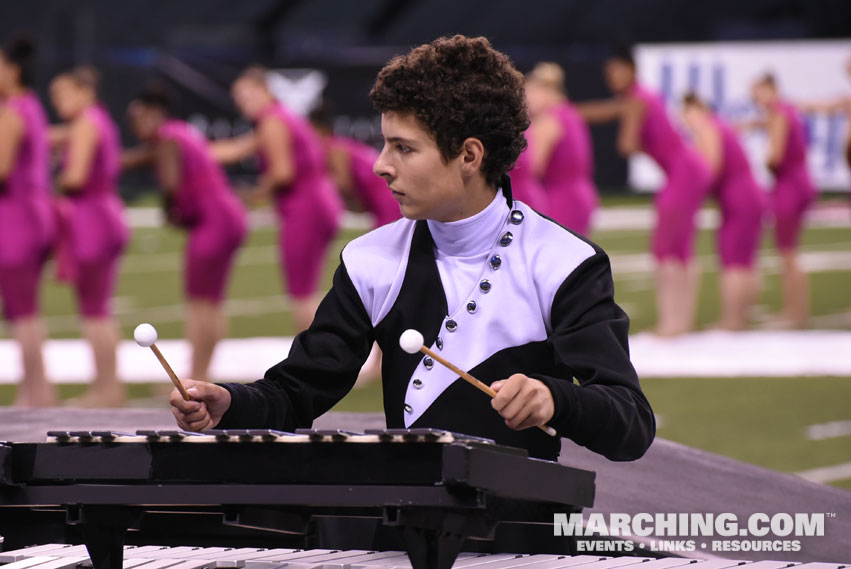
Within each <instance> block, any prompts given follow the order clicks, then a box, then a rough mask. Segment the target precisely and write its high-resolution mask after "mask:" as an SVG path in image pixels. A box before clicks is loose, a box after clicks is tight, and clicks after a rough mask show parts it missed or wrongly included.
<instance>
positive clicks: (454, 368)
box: [420, 346, 558, 437]
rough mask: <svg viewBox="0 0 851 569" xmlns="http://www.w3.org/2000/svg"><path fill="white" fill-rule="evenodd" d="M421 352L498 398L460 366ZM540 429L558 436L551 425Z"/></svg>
mask: <svg viewBox="0 0 851 569" xmlns="http://www.w3.org/2000/svg"><path fill="white" fill-rule="evenodd" d="M420 351H421V352H422V353H424V354H425V355H427V356H429V357H431V358H432V359H434V360H436V361H437V362H438V363H440V364H443V365H444V366H446V367H448V368H449V369H451V370H452V371H454V372H455V373H457V374H458V376H459V377H460V378H462V379H463V380H465V381H467V382H468V383H470V384H471V385H472V386H473V387H475V388H476V389H478V390H480V391H483V392H485V393H487V394H488V395H490V397H491V399H493V398H494V397H496V391H494V390H493V388H492V387H491V386H490V385H487V384H486V383H482V382H481V381H479V380H478V379H476V378H475V377H473V376H472V375H470V374H469V373H467V372H466V371H464V370H463V369H461V368H459V367H458V366H456V365H455V364H453V363H452V362H450V361H448V360H446V359H444V358H443V357H442V356H439V355H437V354H436V353H434V352H433V351H432V350H430V349H429V348H426V347H425V346H422V347H420ZM538 428H539V429H541V430H542V431H544V432H545V433H547V434H548V435H549V436H551V437H554V436H556V435H558V433H557V432H556V430H555V429H553V428H552V427H550V426H549V425H538Z"/></svg>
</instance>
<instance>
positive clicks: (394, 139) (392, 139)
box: [384, 136, 413, 144]
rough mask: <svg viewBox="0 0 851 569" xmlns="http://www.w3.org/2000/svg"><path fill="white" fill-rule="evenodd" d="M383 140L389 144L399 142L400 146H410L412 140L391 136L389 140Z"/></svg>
mask: <svg viewBox="0 0 851 569" xmlns="http://www.w3.org/2000/svg"><path fill="white" fill-rule="evenodd" d="M384 140H386V141H387V142H390V143H395V142H401V143H402V144H411V143H412V142H413V140H410V139H407V138H402V137H401V136H391V137H390V138H385V139H384Z"/></svg>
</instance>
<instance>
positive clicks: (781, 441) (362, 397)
mask: <svg viewBox="0 0 851 569" xmlns="http://www.w3.org/2000/svg"><path fill="white" fill-rule="evenodd" d="M613 203H616V205H618V206H624V205H632V204H635V205H646V204H647V203H648V202H647V201H645V200H642V199H640V198H630V199H629V200H623V199H621V200H617V201H616V202H613ZM356 235H357V233H355V232H351V231H348V232H344V233H343V234H341V235H340V236H339V238H338V240H337V242H336V243H335V246H334V248H333V250H332V251H331V252H329V255H328V262H327V264H326V268H325V276H324V283H325V286H326V287H327V286H328V285H329V284H330V279H331V275H332V272H333V270H334V268H335V266H336V263H337V258H338V255H339V252H340V249H341V248H342V247H343V245H344V244H345V243H346V242H347V241H348V240H350V239H351V238H353V237H355V236H356ZM592 237H593V238H594V240H595V241H597V242H598V243H599V244H600V245H601V246H603V248H605V249H606V250H607V252H608V253H609V255H610V256H611V257H612V259H613V265H614V267H615V281H616V290H617V293H616V294H617V300H618V302H619V303H621V304H622V305H623V306H624V308H625V309H626V310H627V312H628V313H629V314H630V316H631V318H632V323H633V327H632V330H633V331H641V330H647V329H649V328H651V327H652V325H653V320H654V310H655V309H654V298H653V272H652V269H653V267H652V263H651V262H650V260H649V258H648V259H647V261H646V263H645V264H646V266H645V267H642V266H641V265H639V266H638V268H636V264H635V263H634V262H633V263H630V264H629V266H630V267H631V269H630V271H628V272H618V270H617V267H618V262H619V259H623V258H628V256H636V255H640V254H642V253H646V251H647V243H648V238H649V234H648V232H647V231H606V232H598V233H596V234H594V235H593V236H592ZM182 242H183V238H182V235H181V234H180V233H179V232H177V231H174V230H170V229H168V230H155V229H139V230H136V231H135V233H134V235H133V240H132V243H131V246H130V249H129V251H128V254H127V255H126V257H125V259H124V262H123V269H122V274H121V279H120V283H119V287H118V293H117V299H116V304H115V307H116V312H117V314H118V315H119V318H120V321H121V325H122V332H123V334H124V335H125V337H130V336H131V334H132V330H133V328H134V327H135V325H136V324H138V323H139V322H151V323H152V324H154V325H155V326H156V327H157V328H158V330H159V333H160V337H164V338H178V337H182V335H183V333H182V316H181V298H182V297H181V280H180V272H179V271H180V267H181V246H182ZM803 243H804V245H803V250H804V251H805V252H807V253H820V252H824V253H829V252H843V251H849V250H851V229H849V228H848V227H843V228H810V229H808V230H807V232H806V234H805V236H804V242H803ZM698 251H699V255H700V256H701V261H702V266H703V269H704V273H703V282H702V293H701V302H700V312H699V325H700V326H707V325H709V324H710V323H712V322H713V321H715V319H716V318H717V313H718V287H717V276H718V275H717V271H716V263H715V258H714V244H713V234H712V233H711V232H707V231H704V232H701V234H700V238H699V241H698ZM764 253H765V255H766V256H771V254H772V251H771V239H770V237H769V236H766V239H765V242H764ZM830 269H831V270H829V271H821V272H815V273H812V274H811V278H810V286H811V303H812V311H813V315H814V317H815V320H816V322H817V323H818V326H819V327H828V328H844V329H849V328H851V267H849V266H846V267H843V266H841V265H838V266H831V267H830ZM763 287H764V291H763V294H762V298H761V304H760V307H759V312H760V313H761V314H764V315H768V314H771V313H774V312H776V311H777V310H778V309H779V307H780V288H779V280H778V276H777V274H776V273H775V272H773V271H767V272H766V275H765V278H764V282H763ZM43 305H44V313H45V315H46V317H47V325H48V328H49V333H50V336H51V337H52V338H69V337H77V336H78V331H77V320H76V316H75V310H74V306H73V302H72V297H71V295H70V293H69V291H68V290H67V288H65V287H62V286H59V285H57V284H55V283H53V282H52V280H48V281H46V284H45V289H44V294H43ZM228 306H229V311H230V313H231V320H230V333H231V336H234V337H251V336H278V335H291V334H292V332H293V330H292V323H291V318H290V313H289V310H288V308H287V301H286V296H285V295H284V293H283V291H282V286H281V279H280V277H279V274H278V265H277V253H276V246H275V232H274V230H273V229H272V228H261V229H257V230H255V231H254V233H253V234H252V235H251V238H250V240H249V242H248V243H247V245H246V247H245V248H244V249H243V250H242V252H241V253H240V258H239V262H238V268H237V270H236V272H235V274H234V277H233V281H232V283H231V287H230V301H229V305H228ZM0 337H8V334H7V333H5V332H2V333H0ZM849 349H851V346H849ZM270 358H271V359H270V362H269V363H270V365H271V364H272V363H274V361H273V360H274V355H270ZM642 383H643V385H644V387H645V389H646V391H647V394H648V397H649V399H650V401H651V403H652V404H653V407H654V410H655V411H656V413H657V414H658V416H659V417H660V428H659V435H660V436H662V437H665V438H668V439H672V440H675V441H678V442H682V443H685V444H689V445H694V446H697V447H700V448H703V449H707V450H710V451H713V452H717V453H721V454H724V455H728V456H731V457H733V458H737V459H740V460H745V461H748V462H752V463H756V464H760V465H763V466H767V467H770V468H775V469H778V470H783V471H789V472H795V471H800V470H807V469H811V468H816V467H821V466H830V465H835V464H840V463H843V462H848V461H849V460H851V437H849V436H844V437H836V438H833V439H826V440H822V441H810V440H807V439H806V436H805V429H806V427H807V426H808V425H812V424H819V423H826V422H828V421H837V420H851V378H848V377H846V378H828V377H806V378H748V379H728V378H725V379H712V378H701V379H659V378H642ZM80 389H81V388H80V387H79V386H63V389H62V395H63V396H64V397H69V396H73V395H74V394H76V393H77V392H79V390H80ZM151 393H152V388H151V386H144V385H142V386H133V388H132V390H131V396H135V397H138V398H148V397H150V396H151ZM12 395H13V387H11V386H0V404H6V403H8V402H9V401H11V399H12ZM337 409H340V410H349V411H378V410H380V409H381V394H380V388H379V386H377V385H375V384H373V385H369V386H367V387H364V388H360V389H357V390H355V391H353V392H352V393H351V394H350V395H349V396H348V397H347V398H346V399H344V400H343V401H342V402H341V403H340V404H339V405H338V407H337ZM835 484H836V485H837V486H841V487H844V488H848V489H851V480H844V481H839V482H836V483H835Z"/></svg>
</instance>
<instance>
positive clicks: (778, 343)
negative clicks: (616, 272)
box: [629, 330, 851, 379]
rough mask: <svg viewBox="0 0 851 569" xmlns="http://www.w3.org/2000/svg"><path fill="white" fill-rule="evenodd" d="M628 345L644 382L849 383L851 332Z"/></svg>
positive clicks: (759, 333) (636, 340)
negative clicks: (830, 379)
mask: <svg viewBox="0 0 851 569" xmlns="http://www.w3.org/2000/svg"><path fill="white" fill-rule="evenodd" d="M629 345H630V354H631V359H632V363H633V365H634V366H635V369H636V370H637V371H638V374H639V376H641V377H659V378H672V379H676V378H684V377H806V376H836V377H847V378H851V350H848V346H849V345H851V331H847V330H803V331H789V330H773V331H767V330H765V331H763V330H751V331H746V332H726V331H721V330H711V331H703V332H694V333H691V334H686V335H684V336H681V337H677V338H660V337H658V336H655V335H653V334H652V333H650V332H639V333H637V334H632V335H630V337H629ZM719 354H723V355H724V356H723V357H719Z"/></svg>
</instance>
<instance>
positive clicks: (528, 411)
mask: <svg viewBox="0 0 851 569" xmlns="http://www.w3.org/2000/svg"><path fill="white" fill-rule="evenodd" d="M534 411H535V409H534V407H533V406H532V405H530V404H528V403H527V404H526V405H524V406H523V407H522V408H521V409H520V410H519V411H518V412H517V413H516V414H515V415H514V416H513V417H512V418H511V419H510V420H508V419H506V421H505V424H506V425H507V426H508V427H509V428H511V429H515V430H518V431H519V430H520V429H524V428H526V427H524V426H523V424H524V423H526V422H528V421H534V419H533V415H534Z"/></svg>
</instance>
